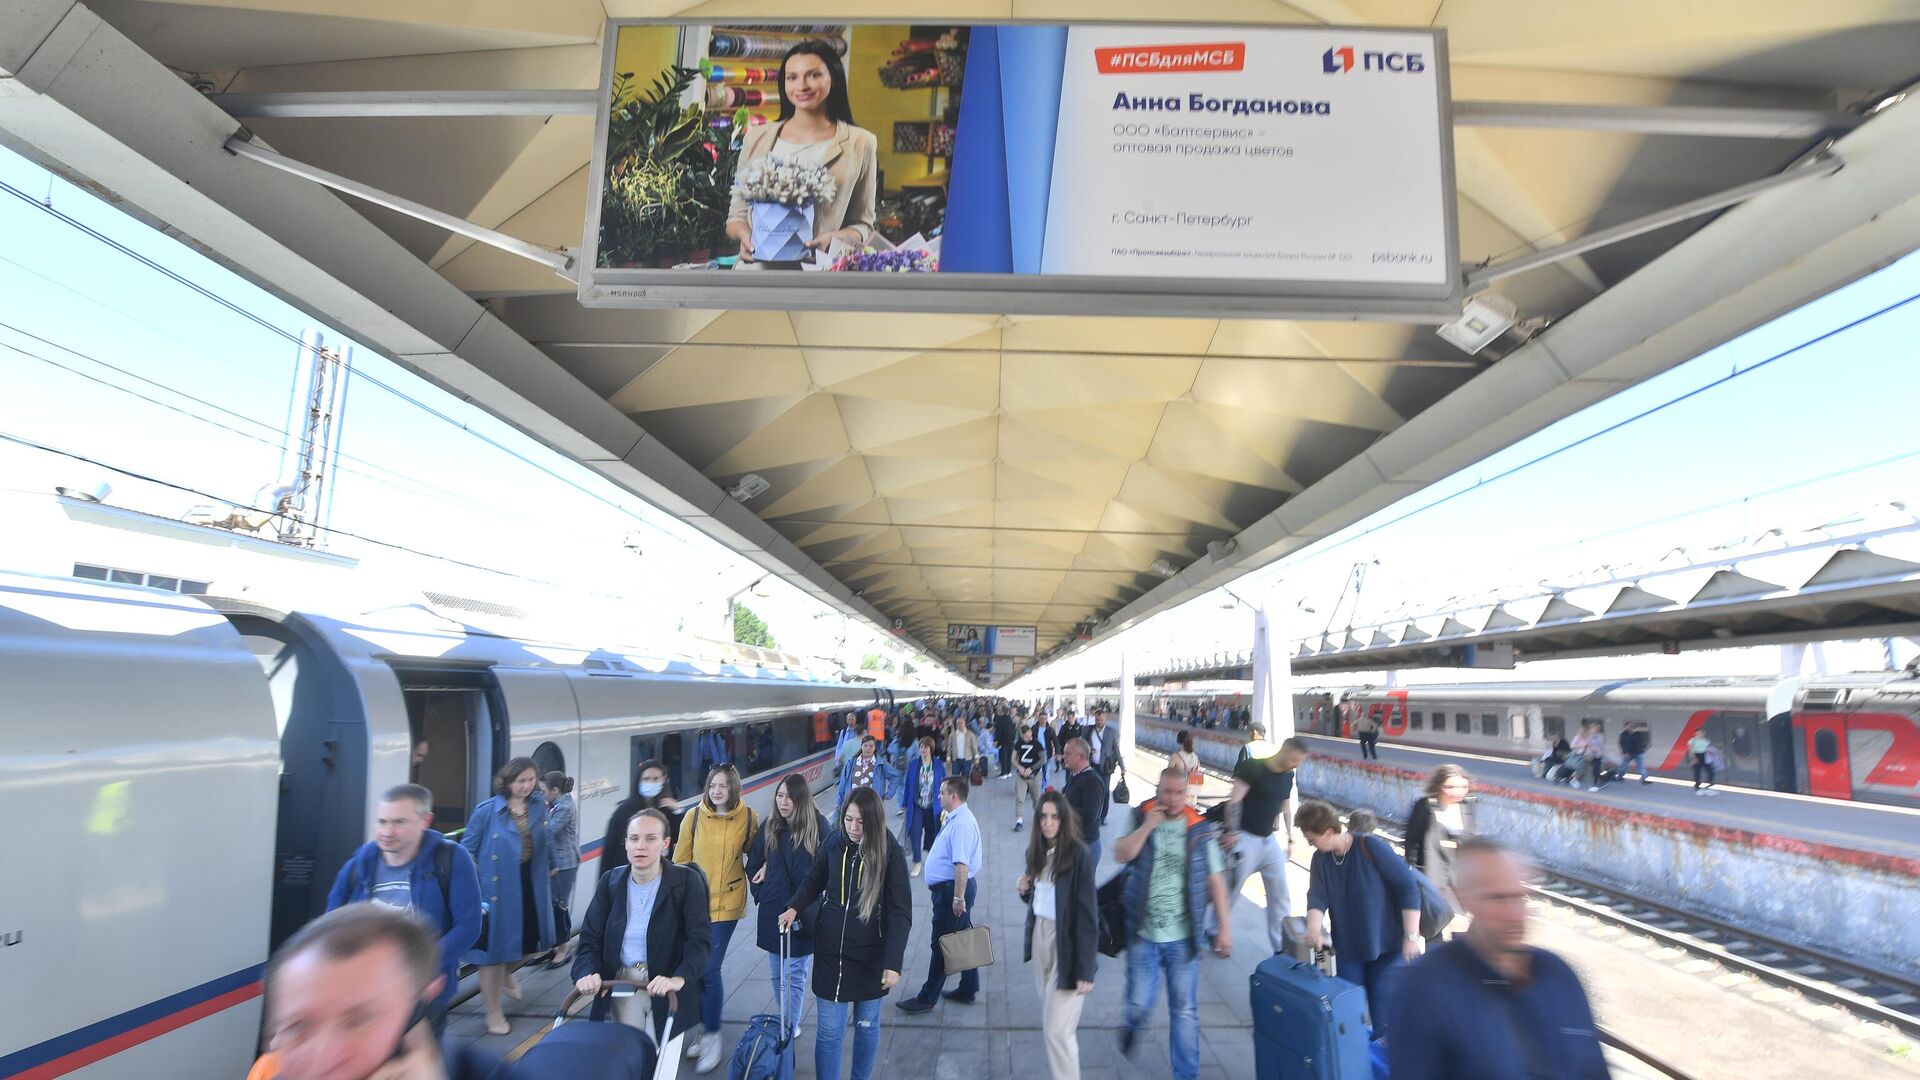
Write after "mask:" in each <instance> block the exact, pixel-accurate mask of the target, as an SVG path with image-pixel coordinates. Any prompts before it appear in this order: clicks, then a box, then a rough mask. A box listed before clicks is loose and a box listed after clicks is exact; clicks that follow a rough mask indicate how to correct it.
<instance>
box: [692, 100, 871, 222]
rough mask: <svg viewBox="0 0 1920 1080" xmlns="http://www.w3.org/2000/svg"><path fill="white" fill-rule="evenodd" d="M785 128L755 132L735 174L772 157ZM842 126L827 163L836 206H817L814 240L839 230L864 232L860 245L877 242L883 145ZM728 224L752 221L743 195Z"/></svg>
mask: <svg viewBox="0 0 1920 1080" xmlns="http://www.w3.org/2000/svg"><path fill="white" fill-rule="evenodd" d="M782 126H783V125H782V124H778V123H775V124H762V125H760V126H759V127H756V128H751V129H749V130H748V131H747V141H746V142H745V143H743V144H741V147H740V161H739V164H738V165H737V166H735V171H736V172H738V171H739V170H740V169H744V168H746V166H747V163H748V162H751V161H753V160H755V159H756V158H761V157H764V156H766V155H767V154H768V153H771V152H772V150H773V144H774V142H775V140H777V139H778V138H779V137H780V128H781V127H782ZM838 127H839V134H837V135H835V136H834V138H833V140H832V141H833V147H832V148H831V149H829V150H828V151H827V152H826V157H825V159H824V161H823V164H825V165H826V167H827V171H828V172H830V173H832V174H833V183H834V188H835V191H834V196H833V201H832V202H831V203H827V204H825V205H822V206H816V207H814V211H813V235H814V236H815V237H820V236H823V235H825V234H827V233H830V232H834V231H837V230H839V229H849V228H850V229H858V230H859V231H860V241H859V242H860V243H863V244H864V243H866V242H867V241H868V240H870V239H872V238H873V219H874V202H875V200H876V199H877V198H878V195H879V190H880V175H879V173H880V169H879V160H878V155H879V152H880V140H879V139H878V138H876V137H875V136H874V134H873V132H871V131H868V130H867V129H866V128H863V127H855V126H853V125H852V124H845V123H843V124H839V125H838ZM727 219H728V220H729V221H746V220H748V214H747V201H746V200H745V199H742V198H741V197H740V196H739V195H738V194H735V195H734V196H733V204H732V206H731V207H729V208H728V210H727Z"/></svg>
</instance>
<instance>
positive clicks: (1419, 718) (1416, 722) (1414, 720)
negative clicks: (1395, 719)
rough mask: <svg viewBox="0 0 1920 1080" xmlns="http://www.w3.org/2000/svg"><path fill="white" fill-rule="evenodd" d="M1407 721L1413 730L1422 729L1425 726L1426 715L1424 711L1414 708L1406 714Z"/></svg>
mask: <svg viewBox="0 0 1920 1080" xmlns="http://www.w3.org/2000/svg"><path fill="white" fill-rule="evenodd" d="M1407 723H1408V724H1409V725H1411V726H1412V728H1413V730H1415V731H1423V730H1425V729H1426V726H1427V716H1426V714H1425V713H1423V712H1420V711H1419V710H1417V709H1416V710H1415V711H1413V712H1412V713H1409V714H1408V719H1407Z"/></svg>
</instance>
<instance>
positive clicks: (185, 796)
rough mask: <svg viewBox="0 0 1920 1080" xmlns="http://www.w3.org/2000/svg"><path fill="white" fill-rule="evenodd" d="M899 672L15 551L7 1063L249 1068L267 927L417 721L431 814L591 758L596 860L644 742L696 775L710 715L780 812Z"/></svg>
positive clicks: (161, 1070) (311, 892) (590, 829)
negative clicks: (530, 770) (168, 575)
mask: <svg viewBox="0 0 1920 1080" xmlns="http://www.w3.org/2000/svg"><path fill="white" fill-rule="evenodd" d="M893 694H894V691H893V690H890V689H876V688H875V687H873V686H856V685H851V684H847V683H843V682H840V681H837V680H826V679H819V678H815V677H810V676H808V675H806V674H804V673H799V672H795V671H788V670H778V669H768V668H766V667H760V666H743V665H740V664H722V663H713V662H704V661H698V660H687V659H675V660H658V659H650V658H647V657H641V656H634V655H627V654H623V653H618V652H611V651H605V650H595V649H588V648H580V647H576V646H570V645H564V644H553V643H546V642H539V641H527V640H517V639H515V638H514V637H511V636H504V635H501V634H496V633H488V632H483V631H480V630H476V629H474V628H472V627H470V626H466V625H462V624H461V623H460V622H458V621H456V620H454V619H452V618H448V617H446V615H444V614H442V613H438V612H436V611H434V610H432V609H430V608H427V607H424V606H404V607H397V608H392V609H387V610H383V611H379V612H377V613H374V614H370V615H361V616H353V617H346V616H332V615H326V614H320V613H317V612H311V611H276V610H269V609H267V608H264V607H260V606H257V605H255V604H250V603H244V602H237V601H226V600H221V599H218V598H214V597H194V596H180V595H175V594H172V593H166V592H161V591H158V590H152V589H145V588H140V587H135V586H125V585H111V584H105V583H95V582H88V581H75V580H72V579H64V578H43V577H28V576H20V575H9V574H0V867H4V870H0V1077H32V1078H34V1080H41V1078H47V1077H55V1076H67V1075H80V1076H86V1077H128V1078H132V1077H139V1078H141V1080H151V1078H154V1077H173V1076H209V1077H212V1076H241V1075H244V1074H245V1072H246V1070H247V1066H248V1063H249V1062H250V1060H251V1058H252V1055H253V1052H254V1050H255V1047H256V1042H257V1039H258V1036H259V1024H260V1008H259V1006H260V1001H259V998H260V993H261V989H262V987H261V975H262V971H263V968H264V965H265V962H266V959H267V956H268V954H269V951H270V950H271V948H272V947H273V946H274V945H275V944H277V943H278V942H279V941H280V940H282V939H284V938H285V937H286V936H287V935H289V934H291V933H292V932H293V931H294V930H295V929H297V928H298V927H299V926H300V925H301V924H302V923H304V922H305V921H307V920H308V919H310V918H311V917H313V916H314V915H316V914H318V913H319V912H320V911H321V910H322V908H323V907H324V906H325V902H326V894H327V889H328V886H329V885H330V884H331V883H332V880H333V877H334V875H335V873H336V872H337V870H338V868H339V867H340V865H341V864H342V863H343V862H344V860H345V859H346V857H347V855H348V854H349V853H350V852H351V851H353V849H354V848H355V847H357V846H358V845H359V844H360V843H362V842H363V841H364V840H365V839H366V837H367V836H368V835H370V825H371V816H372V813H373V810H374V808H375V806H376V805H377V802H378V799H379V796H380V793H381V792H383V791H384V790H386V789H387V788H388V787H391V786H392V785H394V784H399V783H405V782H407V781H408V780H409V779H410V778H411V776H410V770H411V769H412V767H413V763H412V751H413V748H414V747H415V746H416V744H417V743H418V741H419V740H420V739H421V738H425V739H426V740H427V745H428V754H427V757H426V759H425V760H424V762H422V763H421V765H420V766H419V772H418V774H417V775H418V779H419V780H420V782H422V783H424V784H426V785H427V786H428V787H429V788H431V789H432V791H433V793H434V804H435V805H434V813H435V821H434V825H435V827H436V828H440V829H443V830H452V829H457V828H460V827H461V826H463V825H464V824H465V823H466V819H467V815H468V813H469V811H471V810H472V808H473V807H474V806H475V805H476V804H477V803H478V802H480V801H481V800H482V799H485V798H486V797H487V796H488V795H489V794H490V788H491V779H492V776H493V773H494V771H495V770H496V769H497V768H498V767H499V766H501V765H503V764H504V763H505V762H506V761H507V759H508V758H510V757H514V756H527V757H531V758H533V759H534V760H535V761H536V762H538V763H539V764H540V766H541V768H542V770H543V771H544V770H547V769H559V770H562V771H565V772H566V773H568V774H569V775H571V776H573V777H575V779H576V787H575V796H576V798H577V799H578V801H579V806H580V811H579V816H580V822H581V839H582V840H583V841H585V842H586V843H585V844H584V846H583V849H582V851H581V855H582V857H583V858H584V859H587V860H592V859H595V858H597V857H598V855H599V854H600V852H599V848H600V840H599V837H600V836H601V834H602V832H603V829H602V826H603V824H604V822H605V821H606V819H607V816H608V813H609V812H610V810H611V809H612V807H613V805H614V804H615V803H616V802H618V801H619V800H620V799H621V798H623V797H624V796H625V795H626V794H627V793H628V792H629V791H630V789H631V785H632V783H633V777H634V772H635V769H636V767H637V765H638V764H639V763H640V762H641V761H643V760H646V759H648V758H658V759H660V760H661V761H663V762H664V763H665V764H666V765H667V768H668V770H669V772H670V773H671V776H672V782H673V787H674V790H675V791H676V792H678V793H680V794H681V795H682V797H683V798H684V797H685V796H686V794H687V793H689V792H695V793H697V792H698V791H699V790H700V786H701V784H700V778H699V771H700V770H701V769H702V767H703V766H704V764H705V763H706V758H707V757H710V756H712V755H713V754H714V753H715V752H716V749H717V748H716V740H715V739H714V738H712V736H714V735H717V736H719V739H718V740H717V742H718V747H720V748H724V749H723V750H722V751H720V752H724V753H725V755H726V756H727V758H728V759H729V760H732V761H733V762H734V763H735V764H737V765H739V766H740V768H741V772H742V775H743V777H744V778H745V781H746V788H747V792H748V803H749V805H754V806H755V807H756V809H758V810H760V811H762V812H765V811H766V810H767V808H768V805H769V804H770V803H771V799H772V785H773V784H774V782H776V781H777V780H778V778H779V777H780V776H782V775H784V774H786V773H787V772H789V771H793V770H796V769H797V770H800V771H802V772H804V773H806V774H807V775H808V776H809V777H810V778H812V779H813V780H814V781H815V784H816V786H822V785H824V784H825V783H827V782H830V781H831V779H832V777H831V775H830V763H831V762H830V759H831V757H832V739H833V736H834V734H835V730H836V728H837V727H838V726H839V724H838V723H837V721H838V719H839V717H840V715H842V714H844V713H847V712H856V711H858V712H865V711H869V710H872V709H874V708H882V707H885V706H886V705H888V704H890V703H891V700H892V697H893ZM592 884H593V877H592V875H591V873H586V874H581V875H580V878H579V881H578V883H577V884H576V889H577V890H578V893H577V895H576V897H575V902H576V905H583V904H584V903H585V901H586V899H587V898H588V897H589V891H590V890H591V888H592Z"/></svg>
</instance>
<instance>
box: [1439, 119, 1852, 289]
mask: <svg viewBox="0 0 1920 1080" xmlns="http://www.w3.org/2000/svg"><path fill="white" fill-rule="evenodd" d="M1841 165H1842V162H1841V160H1840V159H1839V158H1838V157H1836V156H1834V155H1832V154H1826V153H1823V154H1820V155H1819V156H1818V157H1816V158H1814V159H1813V161H1812V162H1811V163H1809V164H1806V165H1802V166H1800V167H1799V168H1796V169H1789V170H1787V171H1786V172H1783V173H1776V174H1775V175H1773V176H1763V177H1761V178H1760V179H1758V180H1754V181H1751V182H1749V183H1745V184H1741V185H1740V186H1739V187H1731V188H1728V189H1726V190H1725V191H1721V192H1716V193H1714V194H1712V195H1703V196H1701V197H1700V198H1698V199H1693V200H1690V201H1688V202H1683V203H1681V204H1680V205H1678V206H1673V207H1668V208H1667V209H1665V210H1660V211H1656V212H1654V213H1651V214H1647V215H1646V216H1644V217H1637V218H1634V219H1633V220H1632V221H1623V222H1621V223H1620V224H1618V225H1615V226H1613V227H1611V228H1606V229H1601V230H1600V231H1598V232H1592V233H1588V234H1587V235H1585V236H1582V237H1580V238H1579V239H1577V240H1569V241H1567V242H1566V243H1564V244H1555V245H1554V246H1552V247H1549V248H1542V249H1540V250H1539V251H1536V252H1534V253H1533V254H1531V255H1522V256H1521V257H1520V258H1517V259H1513V260H1510V261H1508V262H1503V263H1495V264H1494V265H1492V266H1486V267H1482V268H1480V269H1478V270H1475V271H1473V272H1472V273H1470V274H1468V275H1467V291H1468V292H1470V293H1474V292H1479V291H1480V290H1481V289H1484V288H1486V287H1487V286H1488V285H1491V284H1493V283H1494V282H1496V281H1499V280H1501V279H1502V278H1509V277H1512V276H1513V275H1515V274H1524V273H1526V272H1527V271H1529V270H1535V269H1538V268H1540V267H1542V266H1550V265H1552V264H1553V263H1557V262H1559V261H1561V260H1562V259H1570V258H1572V257H1574V256H1575V255H1582V254H1585V253H1586V252H1589V251H1592V250H1593V249H1595V248H1602V247H1606V246H1607V245H1608V244H1616V243H1619V242H1620V241H1622V240H1630V239H1632V238H1634V237H1636V236H1639V235H1641V234H1642V233H1650V232H1652V231H1653V230H1655V229H1663V228H1666V227H1667V226H1668V225H1673V224H1675V223H1678V222H1682V221H1686V220H1688V219H1690V218H1696V217H1699V216H1701V215H1702V214H1711V213H1712V212H1714V211H1715V210H1720V209H1724V208H1726V207H1729V206H1732V205H1734V204H1735V203H1742V202H1746V201H1747V200H1748V199H1751V198H1753V197H1754V196H1755V195H1758V194H1760V193H1761V192H1763V191H1772V190H1773V189H1774V188H1777V187H1785V186H1786V185H1788V184H1792V183H1797V182H1799V181H1801V180H1806V179H1808V178H1810V177H1815V176H1829V175H1832V174H1833V173H1836V172H1839V171H1840V167H1841Z"/></svg>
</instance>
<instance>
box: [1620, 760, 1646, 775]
mask: <svg viewBox="0 0 1920 1080" xmlns="http://www.w3.org/2000/svg"><path fill="white" fill-rule="evenodd" d="M1636 765H1637V766H1639V767H1640V779H1642V780H1645V779H1646V778H1647V755H1645V754H1628V755H1627V756H1626V757H1624V758H1622V759H1620V779H1622V780H1625V779H1626V778H1627V773H1629V772H1632V771H1633V768H1634V766H1636Z"/></svg>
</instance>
